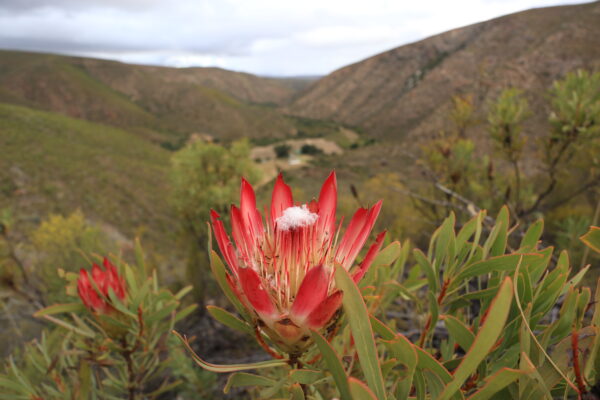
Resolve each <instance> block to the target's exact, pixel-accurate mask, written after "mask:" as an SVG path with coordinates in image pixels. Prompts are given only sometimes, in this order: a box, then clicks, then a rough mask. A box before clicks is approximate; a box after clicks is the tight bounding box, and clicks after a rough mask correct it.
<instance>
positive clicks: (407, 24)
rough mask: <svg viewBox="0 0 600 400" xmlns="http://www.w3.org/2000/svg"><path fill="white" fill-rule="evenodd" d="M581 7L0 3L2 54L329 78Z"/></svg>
mask: <svg viewBox="0 0 600 400" xmlns="http://www.w3.org/2000/svg"><path fill="white" fill-rule="evenodd" d="M581 2H582V1H581V0H578V1H571V0H455V1H452V0H420V1H408V0H360V1H358V0H295V1H286V0H54V1H52V0H0V48H3V49H20V50H29V51H44V52H52V53H63V54H74V55H82V56H89V57H99V58H109V59H115V60H120V61H124V62H131V63H141V64H155V65H166V66H175V67H188V66H217V67H222V68H226V69H231V70H236V71H246V72H251V73H255V74H259V75H270V76H293V75H324V74H327V73H329V72H331V71H333V70H335V69H337V68H340V67H342V66H344V65H347V64H350V63H353V62H356V61H359V60H361V59H364V58H366V57H369V56H371V55H374V54H377V53H380V52H382V51H384V50H388V49H391V48H394V47H397V46H400V45H402V44H407V43H410V42H414V41H416V40H419V39H423V38H425V37H427V36H430V35H432V34H436V33H440V32H443V31H446V30H449V29H452V28H457V27H460V26H464V25H468V24H471V23H475V22H479V21H483V20H486V19H490V18H494V17H498V16H501V15H504V14H509V13H512V12H516V11H521V10H525V9H529V8H533V7H545V6H551V5H559V4H574V3H581Z"/></svg>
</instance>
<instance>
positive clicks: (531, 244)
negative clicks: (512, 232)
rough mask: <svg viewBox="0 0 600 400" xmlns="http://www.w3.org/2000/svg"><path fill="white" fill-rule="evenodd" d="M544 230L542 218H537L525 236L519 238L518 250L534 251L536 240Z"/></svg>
mask: <svg viewBox="0 0 600 400" xmlns="http://www.w3.org/2000/svg"><path fill="white" fill-rule="evenodd" d="M543 231H544V220H543V219H539V220H537V221H536V222H535V223H533V224H531V226H530V227H529V229H527V232H526V233H525V236H523V239H522V240H521V245H520V246H519V247H520V250H519V251H520V252H528V251H534V250H535V249H536V247H537V244H538V241H539V240H540V237H541V236H542V232H543Z"/></svg>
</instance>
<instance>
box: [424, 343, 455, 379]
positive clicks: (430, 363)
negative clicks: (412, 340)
mask: <svg viewBox="0 0 600 400" xmlns="http://www.w3.org/2000/svg"><path fill="white" fill-rule="evenodd" d="M415 350H417V356H418V357H419V360H418V362H417V368H419V369H421V370H424V369H426V370H429V371H431V372H433V373H434V374H435V375H437V376H438V377H439V378H440V379H441V381H442V382H444V383H449V382H450V381H451V380H452V375H451V374H450V372H448V370H447V369H446V368H444V366H443V365H442V364H440V362H439V361H438V360H436V359H435V358H433V357H432V356H431V354H429V353H427V352H426V351H425V350H423V349H422V348H420V347H419V346H415ZM415 376H416V375H415Z"/></svg>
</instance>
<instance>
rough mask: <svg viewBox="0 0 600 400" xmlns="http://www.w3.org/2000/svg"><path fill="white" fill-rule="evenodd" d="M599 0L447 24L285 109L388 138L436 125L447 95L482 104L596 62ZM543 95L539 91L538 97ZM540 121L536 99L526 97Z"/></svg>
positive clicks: (330, 80) (538, 88)
mask: <svg viewBox="0 0 600 400" xmlns="http://www.w3.org/2000/svg"><path fill="white" fill-rule="evenodd" d="M599 21H600V2H595V3H586V4H581V5H575V6H558V7H547V8H536V9H532V10H527V11H522V12H519V13H515V14H509V15H506V16H502V17H499V18H494V19H491V20H488V21H484V22H479V23H477V24H473V25H468V26H465V27H462V28H457V29H453V30H450V31H447V32H444V33H441V34H438V35H435V36H432V37H429V38H426V39H423V40H420V41H417V42H414V43H411V44H408V45H404V46H400V47H397V48H395V49H391V50H388V51H386V52H384V53H380V54H378V55H375V56H372V57H369V58H367V59H365V60H362V61H359V62H357V63H354V64H351V65H349V66H346V67H343V68H341V69H339V70H336V71H334V72H333V73H331V74H329V75H327V76H326V77H324V78H322V79H320V80H318V81H317V82H315V83H314V84H312V85H311V86H310V87H309V88H308V89H306V90H305V91H303V92H302V93H300V94H299V95H298V96H297V97H296V99H295V100H294V101H293V102H292V103H291V104H290V105H289V106H287V107H286V108H285V111H286V112H288V113H290V114H292V115H298V116H302V117H309V118H320V119H331V120H333V121H336V122H339V123H344V124H349V125H355V126H358V127H360V128H363V129H364V130H365V131H367V132H369V133H371V134H373V135H374V136H375V137H378V138H381V139H384V138H388V139H392V140H395V141H398V140H403V139H404V138H406V137H407V136H409V137H421V136H423V135H430V134H432V133H436V132H437V131H439V130H440V129H442V128H443V124H444V118H442V116H443V115H445V114H447V111H448V110H449V108H450V105H451V99H452V96H454V95H469V94H470V95H473V97H474V101H475V102H476V103H478V105H480V106H481V105H483V106H485V105H486V104H487V103H488V102H490V101H491V100H492V99H493V98H494V97H495V96H496V95H497V94H498V93H499V92H500V90H501V89H502V88H504V87H508V86H517V87H521V88H523V89H524V90H525V91H527V92H529V94H530V95H531V97H532V98H535V97H540V96H538V95H540V94H542V92H543V91H545V90H546V89H547V88H548V87H549V85H550V84H551V82H552V81H553V80H555V79H558V78H560V77H562V76H564V74H566V73H567V72H569V71H571V70H573V69H576V68H587V69H597V68H600V46H598V45H597V39H596V38H597V37H600V23H599ZM541 97H543V96H541ZM532 106H533V109H534V111H536V113H535V114H537V115H541V117H540V118H538V119H537V120H536V121H535V122H534V124H538V125H539V124H540V123H542V120H543V119H544V118H543V117H544V112H543V104H541V102H536V101H535V100H534V101H533V104H532Z"/></svg>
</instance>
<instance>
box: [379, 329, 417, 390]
mask: <svg viewBox="0 0 600 400" xmlns="http://www.w3.org/2000/svg"><path fill="white" fill-rule="evenodd" d="M383 343H384V344H385V345H386V346H387V347H388V349H390V351H391V353H392V355H393V356H394V357H396V359H397V360H398V361H399V362H400V363H402V364H403V365H404V366H406V374H405V377H404V378H403V379H402V380H401V381H399V382H398V383H397V386H398V387H397V389H396V393H397V397H399V398H401V399H406V398H408V395H409V393H410V388H411V386H412V381H413V376H414V374H415V370H416V368H417V360H418V359H417V351H416V350H415V347H414V346H413V344H412V343H411V342H410V341H409V340H408V339H407V338H406V337H404V335H401V334H398V335H397V336H396V337H395V338H394V339H392V340H384V341H383Z"/></svg>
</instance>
